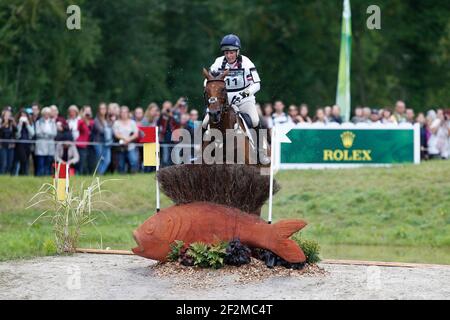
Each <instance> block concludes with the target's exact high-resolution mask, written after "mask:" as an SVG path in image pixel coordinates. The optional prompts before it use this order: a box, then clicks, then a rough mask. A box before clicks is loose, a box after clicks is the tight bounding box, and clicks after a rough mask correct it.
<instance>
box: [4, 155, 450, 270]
mask: <svg viewBox="0 0 450 320" xmlns="http://www.w3.org/2000/svg"><path fill="white" fill-rule="evenodd" d="M107 178H110V177H107ZM120 178H123V179H124V180H122V181H111V182H108V183H106V184H105V185H104V189H106V190H109V191H110V192H109V193H106V194H104V200H106V201H107V202H109V203H110V204H112V205H113V206H114V208H111V207H108V206H105V207H103V208H101V209H102V210H104V211H105V213H106V218H104V217H103V216H101V215H99V218H98V220H96V222H95V224H96V228H94V227H93V226H88V227H86V228H85V229H84V231H85V233H84V234H83V235H82V237H81V242H80V244H79V246H81V247H90V248H99V247H100V246H101V245H100V235H99V233H98V231H100V232H101V234H102V240H103V247H104V248H105V247H110V248H111V249H130V248H131V247H133V246H134V241H133V239H132V235H131V232H132V230H134V229H135V228H136V227H138V226H139V225H140V224H141V223H142V222H143V221H144V220H145V219H146V218H147V217H149V216H150V215H151V214H153V212H154V211H155V184H154V175H153V174H152V175H134V176H123V177H122V176H120ZM276 178H277V180H278V181H279V183H280V184H281V191H280V192H279V193H278V194H277V195H276V196H275V198H274V208H273V213H274V220H275V221H276V220H279V219H283V218H302V219H305V220H306V221H308V223H309V224H308V226H307V227H306V228H305V229H304V231H303V232H302V233H303V236H304V238H306V239H313V240H316V241H318V242H319V244H320V246H321V248H322V249H323V253H324V254H323V256H321V257H322V258H325V259H326V258H352V257H357V258H358V259H364V258H365V257H367V259H369V258H371V259H377V258H379V259H383V257H384V256H383V254H382V253H383V252H389V250H391V251H392V254H388V255H386V259H391V260H392V259H396V258H397V260H398V261H409V262H430V263H450V161H436V162H426V163H423V164H421V165H398V166H394V167H391V168H358V169H341V170H308V171H303V170H298V171H280V172H279V173H278V174H277V176H276ZM50 180H51V179H50V178H34V177H8V176H1V177H0V260H9V259H16V258H27V257H33V256H40V255H46V254H53V252H52V250H51V249H49V248H51V245H49V242H51V240H53V233H52V227H51V223H50V221H46V220H40V221H38V222H36V223H35V224H34V225H33V226H31V223H32V222H33V221H34V220H35V219H36V217H37V216H39V214H40V212H42V211H41V210H40V209H42V208H33V209H28V210H25V208H26V207H27V206H28V204H29V203H28V200H29V199H31V197H32V196H33V195H34V194H35V193H36V192H37V190H38V189H39V187H40V186H41V185H42V184H43V183H45V182H50ZM82 181H85V182H86V183H89V182H90V181H91V177H86V178H81V177H75V178H73V180H72V181H71V184H72V185H73V186H76V187H79V186H80V184H81V182H82ZM169 205H171V202H170V200H169V199H168V198H166V197H165V196H162V199H161V207H162V208H164V207H167V206H169ZM266 214H267V207H264V208H263V217H264V218H265V217H266ZM374 246H376V247H374ZM402 247H404V248H407V249H405V250H402V249H401V248H402ZM358 248H360V249H361V250H359V251H358ZM377 248H384V249H383V250H378V249H377ZM414 248H417V250H415V249H414ZM355 250H356V251H355ZM408 250H409V251H408ZM404 251H408V252H412V253H411V254H407V255H402V254H401V253H402V252H404ZM429 251H430V252H431V253H430V254H426V253H428V252H429ZM433 251H434V252H436V253H435V254H433ZM376 252H378V253H377V254H375V255H374V253H376ZM414 252H417V257H415V256H414Z"/></svg>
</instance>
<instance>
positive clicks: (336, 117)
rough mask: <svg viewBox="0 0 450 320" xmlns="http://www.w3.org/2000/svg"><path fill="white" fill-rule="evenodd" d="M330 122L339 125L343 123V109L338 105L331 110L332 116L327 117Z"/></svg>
mask: <svg viewBox="0 0 450 320" xmlns="http://www.w3.org/2000/svg"><path fill="white" fill-rule="evenodd" d="M327 118H328V119H329V121H330V122H337V123H339V124H341V123H342V117H341V108H339V106H338V105H334V106H333V108H331V115H330V116H328V117H327Z"/></svg>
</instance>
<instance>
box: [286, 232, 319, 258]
mask: <svg viewBox="0 0 450 320" xmlns="http://www.w3.org/2000/svg"><path fill="white" fill-rule="evenodd" d="M292 240H294V241H295V242H297V244H298V245H299V247H300V248H302V250H303V252H304V253H305V256H306V263H308V264H316V263H318V262H320V257H319V252H320V246H319V243H317V241H314V240H306V239H303V238H302V237H301V235H300V233H299V232H297V233H296V234H294V235H293V236H292Z"/></svg>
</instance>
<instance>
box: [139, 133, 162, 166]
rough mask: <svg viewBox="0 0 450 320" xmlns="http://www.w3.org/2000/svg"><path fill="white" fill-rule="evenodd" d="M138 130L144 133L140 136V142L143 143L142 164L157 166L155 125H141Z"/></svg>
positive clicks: (157, 146) (157, 145)
mask: <svg viewBox="0 0 450 320" xmlns="http://www.w3.org/2000/svg"><path fill="white" fill-rule="evenodd" d="M140 130H141V131H142V132H143V133H144V136H143V137H142V138H141V142H142V143H143V144H144V151H143V158H144V166H146V167H152V166H153V167H156V166H159V157H158V151H159V143H158V135H157V127H142V128H140Z"/></svg>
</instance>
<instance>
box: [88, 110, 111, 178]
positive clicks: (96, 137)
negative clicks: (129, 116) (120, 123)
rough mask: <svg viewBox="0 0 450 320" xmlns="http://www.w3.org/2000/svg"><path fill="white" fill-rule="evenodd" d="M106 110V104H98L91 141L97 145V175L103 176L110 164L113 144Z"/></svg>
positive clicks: (95, 148) (95, 146) (95, 147)
mask: <svg viewBox="0 0 450 320" xmlns="http://www.w3.org/2000/svg"><path fill="white" fill-rule="evenodd" d="M107 112H108V109H107V106H106V103H100V105H99V106H98V110H97V115H96V117H95V119H94V128H93V132H92V140H93V142H95V143H97V144H95V145H94V150H95V155H96V161H95V162H96V164H97V166H98V167H97V173H98V174H99V175H104V174H105V172H106V170H107V169H108V167H109V164H110V163H111V144H112V142H113V128H112V125H113V124H112V123H111V121H110V120H109V119H108V115H107Z"/></svg>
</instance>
